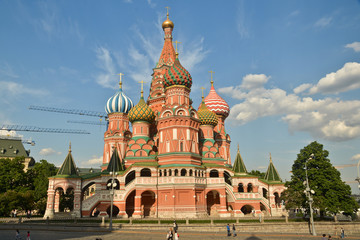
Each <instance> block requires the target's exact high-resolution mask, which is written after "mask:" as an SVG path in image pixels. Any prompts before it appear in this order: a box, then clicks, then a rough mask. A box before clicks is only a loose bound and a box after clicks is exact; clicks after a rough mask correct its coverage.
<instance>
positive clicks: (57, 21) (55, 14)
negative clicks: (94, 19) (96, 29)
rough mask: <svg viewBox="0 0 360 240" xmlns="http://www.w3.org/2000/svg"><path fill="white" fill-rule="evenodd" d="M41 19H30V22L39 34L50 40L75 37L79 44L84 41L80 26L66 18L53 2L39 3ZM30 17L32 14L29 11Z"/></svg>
mask: <svg viewBox="0 0 360 240" xmlns="http://www.w3.org/2000/svg"><path fill="white" fill-rule="evenodd" d="M38 6H39V9H40V13H39V14H38V15H37V16H39V17H36V18H34V17H30V19H29V21H30V22H31V23H32V24H33V26H34V27H35V29H36V30H38V32H39V33H45V34H46V35H47V36H48V37H49V38H52V37H55V38H60V39H64V38H68V37H75V38H76V39H77V40H79V42H83V41H84V35H83V34H82V33H81V31H80V27H79V24H78V23H77V22H76V21H74V20H72V19H71V18H69V17H68V18H64V17H63V15H62V13H61V9H59V8H58V7H57V6H56V3H53V2H39V3H38ZM28 12H29V15H31V14H32V12H30V11H28Z"/></svg>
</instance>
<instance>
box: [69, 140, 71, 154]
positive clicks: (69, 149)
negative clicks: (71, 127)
mask: <svg viewBox="0 0 360 240" xmlns="http://www.w3.org/2000/svg"><path fill="white" fill-rule="evenodd" d="M69 152H71V141H70V142H69Z"/></svg>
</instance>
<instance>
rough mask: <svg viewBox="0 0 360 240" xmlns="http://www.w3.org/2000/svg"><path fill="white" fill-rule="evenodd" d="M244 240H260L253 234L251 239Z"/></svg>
mask: <svg viewBox="0 0 360 240" xmlns="http://www.w3.org/2000/svg"><path fill="white" fill-rule="evenodd" d="M245 240H261V238H258V237H256V236H255V234H253V235H251V237H248V238H245Z"/></svg>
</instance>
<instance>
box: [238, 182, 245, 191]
mask: <svg viewBox="0 0 360 240" xmlns="http://www.w3.org/2000/svg"><path fill="white" fill-rule="evenodd" d="M238 192H244V185H243V184H242V183H239V185H238Z"/></svg>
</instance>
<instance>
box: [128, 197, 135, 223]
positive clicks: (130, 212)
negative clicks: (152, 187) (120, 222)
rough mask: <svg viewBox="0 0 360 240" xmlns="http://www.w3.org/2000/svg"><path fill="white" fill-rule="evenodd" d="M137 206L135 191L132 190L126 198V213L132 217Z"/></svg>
mask: <svg viewBox="0 0 360 240" xmlns="http://www.w3.org/2000/svg"><path fill="white" fill-rule="evenodd" d="M134 206H135V191H132V192H131V193H130V194H129V196H128V197H127V198H126V214H127V215H128V217H131V216H132V215H133V213H134Z"/></svg>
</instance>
